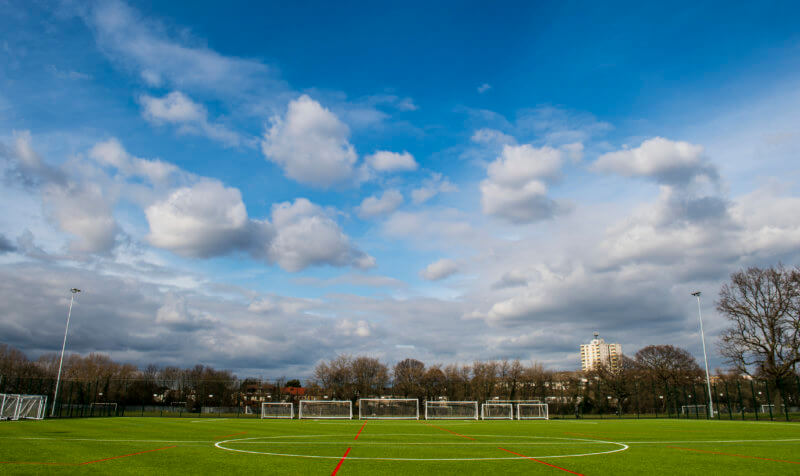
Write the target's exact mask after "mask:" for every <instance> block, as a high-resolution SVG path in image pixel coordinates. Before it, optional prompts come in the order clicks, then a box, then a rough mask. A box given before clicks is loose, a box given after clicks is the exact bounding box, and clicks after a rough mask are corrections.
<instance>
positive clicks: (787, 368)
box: [717, 265, 800, 386]
mask: <svg viewBox="0 0 800 476" xmlns="http://www.w3.org/2000/svg"><path fill="white" fill-rule="evenodd" d="M717 310H718V311H719V312H720V313H721V314H722V315H723V316H725V317H726V318H727V319H728V321H730V323H731V326H730V327H729V328H727V329H726V330H725V331H724V332H723V333H722V336H721V338H720V344H719V348H720V351H721V353H722V355H723V356H725V358H726V360H727V361H728V362H729V363H730V364H732V365H733V366H734V367H735V368H736V369H737V370H739V371H740V372H743V373H746V374H748V375H760V376H763V377H766V378H769V379H770V380H772V381H774V382H775V383H776V384H777V385H778V386H780V382H781V380H782V379H784V378H786V377H788V376H790V375H792V374H793V369H794V368H795V366H796V364H797V363H798V361H800V269H798V268H795V269H791V270H788V269H785V268H784V267H783V266H782V265H778V266H773V267H770V268H755V267H754V268H748V269H747V270H744V271H739V272H737V273H733V274H732V275H731V282H730V283H729V284H725V285H723V286H722V290H720V293H719V301H718V302H717Z"/></svg>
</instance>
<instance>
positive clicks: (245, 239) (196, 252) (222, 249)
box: [145, 180, 266, 257]
mask: <svg viewBox="0 0 800 476" xmlns="http://www.w3.org/2000/svg"><path fill="white" fill-rule="evenodd" d="M145 215H146V217H147V222H148V224H149V225H150V234H149V235H148V237H147V239H148V241H149V242H150V243H151V244H153V245H154V246H157V247H159V248H164V249H168V250H170V251H173V252H174V253H177V254H180V255H183V256H189V257H209V256H216V255H220V254H225V253H227V252H229V251H230V250H232V249H237V248H245V247H247V246H249V245H250V240H251V236H250V233H251V232H252V227H251V223H250V220H249V219H248V216H247V210H246V209H245V206H244V203H243V202H242V195H241V193H240V192H239V190H238V189H236V188H232V187H225V186H224V185H222V184H221V183H220V182H218V181H215V180H204V181H201V182H199V183H197V184H195V185H193V186H191V187H182V188H179V189H177V190H175V191H174V192H172V194H170V196H169V197H167V198H166V199H165V200H163V201H160V202H157V203H154V204H153V205H151V206H149V207H147V209H146V210H145ZM264 228H266V226H265V227H262V231H263V229H264Z"/></svg>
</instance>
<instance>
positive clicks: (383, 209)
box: [358, 190, 403, 218]
mask: <svg viewBox="0 0 800 476" xmlns="http://www.w3.org/2000/svg"><path fill="white" fill-rule="evenodd" d="M402 203H403V195H402V194H401V193H400V192H398V191H397V190H386V191H385V192H383V195H381V197H380V198H378V197H377V196H372V197H367V198H365V199H364V200H363V201H362V202H361V205H359V207H358V216H360V217H361V218H374V217H376V216H381V215H388V214H389V213H391V212H393V211H395V210H397V208H398V207H399V206H400V205H402Z"/></svg>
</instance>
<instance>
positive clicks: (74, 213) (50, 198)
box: [42, 182, 119, 253]
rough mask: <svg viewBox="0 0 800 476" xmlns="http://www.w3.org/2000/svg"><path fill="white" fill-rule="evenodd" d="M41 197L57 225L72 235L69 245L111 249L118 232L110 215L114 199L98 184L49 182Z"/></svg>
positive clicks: (91, 249) (93, 250)
mask: <svg viewBox="0 0 800 476" xmlns="http://www.w3.org/2000/svg"><path fill="white" fill-rule="evenodd" d="M42 200H43V202H44V205H45V208H46V209H47V210H48V211H49V214H50V216H51V217H52V218H53V219H54V220H55V221H56V223H58V225H59V227H60V228H61V229H62V230H63V231H65V232H67V233H69V234H71V235H73V236H75V237H76V238H77V240H76V241H74V242H72V243H71V244H70V249H72V250H73V251H77V252H82V253H104V252H108V251H110V250H111V248H112V247H113V246H114V240H115V238H116V236H117V234H118V233H119V227H118V225H117V222H116V220H115V219H114V215H113V209H112V204H113V199H112V200H109V197H108V196H107V195H106V194H105V193H103V190H102V189H101V188H100V187H99V186H98V185H97V184H90V183H83V184H80V183H75V182H68V183H66V184H58V183H50V184H47V185H45V186H44V187H43V189H42Z"/></svg>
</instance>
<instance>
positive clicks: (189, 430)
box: [0, 417, 800, 476]
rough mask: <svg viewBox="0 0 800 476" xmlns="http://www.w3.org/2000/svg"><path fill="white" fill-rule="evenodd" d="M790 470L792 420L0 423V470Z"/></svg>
mask: <svg viewBox="0 0 800 476" xmlns="http://www.w3.org/2000/svg"><path fill="white" fill-rule="evenodd" d="M334 472H336V474H339V475H348V474H370V475H374V474H413V475H415V476H418V475H421V474H437V475H438V474H459V475H466V474H551V475H559V474H564V475H566V474H586V475H593V474H615V473H616V474H800V424H797V423H778V422H774V423H773V422H736V421H713V420H712V421H705V420H578V421H576V420H550V421H375V420H370V421H366V422H365V421H360V420H352V421H335V420H331V421H313V420H301V421H298V420H259V419H235V418H232V419H214V418H203V419H200V418H198V419H190V418H147V417H145V418H134V417H124V418H92V419H63V420H44V421H19V422H0V473H2V474H51V473H76V474H78V473H80V474H84V473H100V474H110V473H114V474H245V473H251V474H252V473H259V474H332V473H334Z"/></svg>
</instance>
